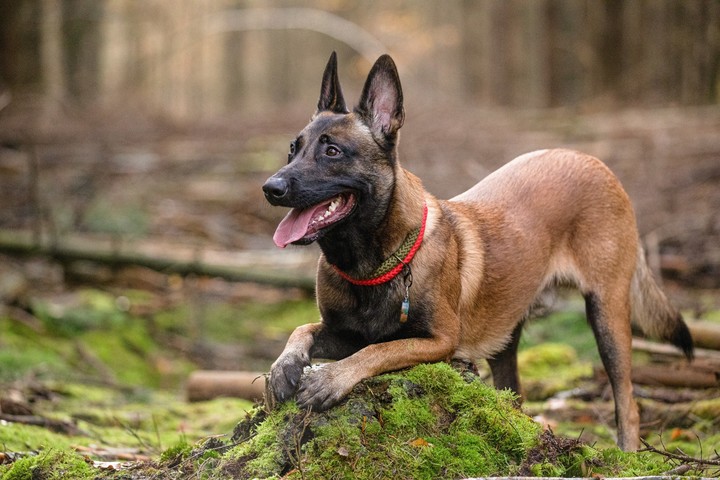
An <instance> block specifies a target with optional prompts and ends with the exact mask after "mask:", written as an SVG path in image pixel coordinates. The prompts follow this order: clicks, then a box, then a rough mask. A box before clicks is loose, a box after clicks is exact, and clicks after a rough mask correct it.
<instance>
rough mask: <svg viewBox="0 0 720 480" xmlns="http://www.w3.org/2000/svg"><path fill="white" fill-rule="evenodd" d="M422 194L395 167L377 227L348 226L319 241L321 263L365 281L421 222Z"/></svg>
mask: <svg viewBox="0 0 720 480" xmlns="http://www.w3.org/2000/svg"><path fill="white" fill-rule="evenodd" d="M424 204H425V190H424V188H423V186H422V183H421V182H420V180H419V179H418V178H417V177H415V176H414V175H413V174H411V173H410V172H408V171H407V170H404V169H403V168H402V167H400V166H399V165H397V167H396V172H395V185H394V188H393V192H392V195H391V197H390V201H389V203H388V204H387V206H386V214H385V215H384V217H382V219H381V221H380V222H379V224H378V225H374V226H371V225H366V224H362V223H359V222H348V223H347V224H346V225H343V228H339V229H337V230H334V231H332V232H329V233H328V235H326V236H325V237H324V238H322V239H320V240H319V242H318V243H319V244H320V248H321V250H322V252H323V255H324V256H325V259H326V260H327V261H328V262H329V263H330V264H331V265H334V266H335V267H337V268H338V269H340V270H342V271H343V272H345V273H346V274H348V275H349V276H352V277H355V278H367V277H369V276H370V275H371V274H372V272H374V271H376V270H377V268H378V267H379V266H380V265H381V264H382V263H383V262H384V261H385V260H386V259H388V258H389V257H391V256H393V255H394V253H395V252H396V251H397V250H398V248H399V247H400V246H401V245H402V244H403V242H405V240H406V238H407V237H408V235H409V234H410V233H411V232H412V231H413V230H415V229H417V228H418V227H419V226H420V225H421V223H422V221H423V213H424Z"/></svg>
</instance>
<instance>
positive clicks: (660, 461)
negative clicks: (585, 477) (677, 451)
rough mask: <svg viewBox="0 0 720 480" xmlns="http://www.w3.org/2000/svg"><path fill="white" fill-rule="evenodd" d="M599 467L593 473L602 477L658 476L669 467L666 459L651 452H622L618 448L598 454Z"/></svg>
mask: <svg viewBox="0 0 720 480" xmlns="http://www.w3.org/2000/svg"><path fill="white" fill-rule="evenodd" d="M598 453H599V455H598V457H599V459H600V462H601V466H599V467H596V468H595V469H594V471H593V473H596V474H600V475H604V476H623V477H642V476H651V475H660V474H662V473H664V472H666V471H668V470H669V469H670V468H672V467H670V466H668V463H667V461H666V459H665V458H664V457H662V456H660V455H657V454H654V453H651V452H637V453H635V452H623V451H622V450H620V449H619V448H617V447H616V448H608V449H607V450H602V451H599V452H598Z"/></svg>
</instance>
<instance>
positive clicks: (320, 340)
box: [267, 323, 360, 405]
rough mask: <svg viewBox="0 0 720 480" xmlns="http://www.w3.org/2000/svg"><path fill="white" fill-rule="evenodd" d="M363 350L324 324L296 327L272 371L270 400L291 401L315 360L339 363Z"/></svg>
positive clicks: (269, 387)
mask: <svg viewBox="0 0 720 480" xmlns="http://www.w3.org/2000/svg"><path fill="white" fill-rule="evenodd" d="M359 349H360V346H359V345H354V344H352V343H350V342H349V341H347V340H346V339H343V338H339V337H337V336H335V335H333V334H331V333H330V332H329V331H328V329H327V327H326V326H325V325H324V324H322V323H308V324H306V325H301V326H299V327H297V328H296V329H295V330H294V331H293V333H292V335H290V338H289V339H288V341H287V344H286V345H285V349H284V350H283V352H282V354H280V356H279V357H278V359H277V360H275V362H274V363H273V364H272V367H270V379H269V381H268V392H267V393H268V400H269V401H270V404H271V405H272V404H273V403H274V402H275V401H278V402H283V401H285V400H287V399H288V398H290V397H292V396H293V394H294V393H295V391H296V390H297V388H298V384H299V382H300V377H301V376H302V373H303V370H304V368H305V367H307V366H308V365H310V360H311V359H312V358H327V359H340V358H345V357H347V356H349V355H352V354H353V353H355V352H356V351H358V350H359Z"/></svg>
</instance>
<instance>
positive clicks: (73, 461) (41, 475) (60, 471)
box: [0, 448, 97, 480]
mask: <svg viewBox="0 0 720 480" xmlns="http://www.w3.org/2000/svg"><path fill="white" fill-rule="evenodd" d="M0 473H2V480H34V479H43V480H63V479H67V478H72V479H74V480H82V479H85V478H87V479H91V478H95V475H96V473H97V471H96V470H95V469H93V468H92V467H91V466H90V465H88V463H87V462H86V461H85V459H84V458H83V457H81V456H80V455H78V454H76V453H73V452H69V451H65V450H58V449H54V448H53V449H49V450H46V451H43V452H40V453H39V454H37V455H33V456H27V457H24V458H21V459H20V460H17V461H16V462H15V463H13V464H11V465H10V466H8V467H5V471H4V472H3V470H2V467H0Z"/></svg>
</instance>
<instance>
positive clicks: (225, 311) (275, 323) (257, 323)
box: [154, 300, 320, 343]
mask: <svg viewBox="0 0 720 480" xmlns="http://www.w3.org/2000/svg"><path fill="white" fill-rule="evenodd" d="M319 315H320V314H319V313H318V310H317V306H316V305H315V302H314V301H311V300H293V301H286V302H278V303H262V302H247V303H243V304H239V305H232V304H223V303H210V304H206V305H201V306H199V311H198V308H196V309H190V308H189V307H187V306H181V307H178V308H176V309H174V310H171V311H167V312H161V313H158V314H157V315H155V317H154V319H155V323H156V324H157V325H158V327H159V328H161V329H163V330H168V331H172V332H175V333H178V334H183V335H191V334H192V333H194V332H195V330H196V329H197V325H195V322H196V321H197V318H198V317H200V318H202V333H203V335H204V336H205V337H206V338H207V339H208V340H211V341H217V342H222V343H228V342H238V341H239V342H243V341H244V342H248V341H255V340H256V339H259V338H269V339H283V340H284V339H286V338H287V335H288V334H289V333H290V332H292V331H293V329H294V328H295V327H297V326H298V325H302V324H305V323H311V322H317V321H318V319H319Z"/></svg>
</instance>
